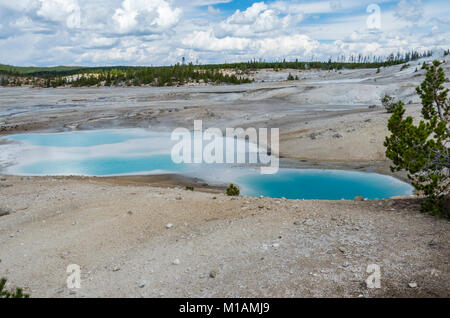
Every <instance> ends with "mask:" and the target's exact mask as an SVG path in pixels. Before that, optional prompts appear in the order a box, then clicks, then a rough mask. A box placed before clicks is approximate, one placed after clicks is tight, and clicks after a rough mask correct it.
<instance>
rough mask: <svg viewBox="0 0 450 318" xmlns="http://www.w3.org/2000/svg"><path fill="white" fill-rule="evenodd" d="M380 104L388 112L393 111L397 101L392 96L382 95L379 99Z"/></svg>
mask: <svg viewBox="0 0 450 318" xmlns="http://www.w3.org/2000/svg"><path fill="white" fill-rule="evenodd" d="M381 104H382V105H383V107H384V108H385V109H386V111H387V112H388V113H393V112H394V108H395V106H397V103H395V99H394V97H392V96H389V95H384V96H383V98H382V99H381Z"/></svg>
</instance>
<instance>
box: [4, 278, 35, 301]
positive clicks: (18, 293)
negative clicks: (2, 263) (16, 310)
mask: <svg viewBox="0 0 450 318" xmlns="http://www.w3.org/2000/svg"><path fill="white" fill-rule="evenodd" d="M6 282H7V279H6V278H2V279H0V298H29V297H30V295H28V294H24V293H23V290H22V288H16V290H15V291H13V292H10V291H8V290H6V289H5V285H6Z"/></svg>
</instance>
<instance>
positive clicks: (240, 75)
mask: <svg viewBox="0 0 450 318" xmlns="http://www.w3.org/2000/svg"><path fill="white" fill-rule="evenodd" d="M449 52H450V50H448V51H445V52H444V55H448V54H449ZM431 55H432V51H425V52H417V51H412V52H407V53H405V54H401V53H397V54H394V53H392V54H390V55H389V56H387V57H380V56H363V55H361V54H359V55H350V56H345V55H341V56H339V57H338V58H336V59H334V60H333V59H331V58H330V59H328V61H309V62H302V61H299V60H298V59H297V60H295V61H286V60H283V61H276V62H266V61H263V60H256V59H254V60H251V61H248V62H242V63H224V64H205V65H201V64H198V63H197V64H196V65H194V64H193V63H192V62H191V63H189V64H186V63H185V59H184V58H183V60H182V62H181V63H177V64H175V65H172V66H156V67H155V66H150V67H144V66H108V67H79V68H76V67H65V66H60V67H51V68H35V67H30V68H25V67H24V68H21V67H14V66H7V65H0V86H21V85H32V86H37V87H61V86H71V87H84V86H141V85H150V86H173V85H185V84H186V83H206V84H234V85H237V84H244V83H250V82H252V80H251V79H250V78H249V77H248V76H249V74H250V72H252V71H256V70H259V69H273V70H275V71H278V70H281V69H296V70H313V69H317V70H330V71H331V70H342V69H361V68H377V69H380V68H381V67H387V66H392V65H398V64H402V63H406V62H410V61H415V60H418V59H420V58H423V57H430V56H431ZM224 70H230V71H232V72H230V74H226V73H224Z"/></svg>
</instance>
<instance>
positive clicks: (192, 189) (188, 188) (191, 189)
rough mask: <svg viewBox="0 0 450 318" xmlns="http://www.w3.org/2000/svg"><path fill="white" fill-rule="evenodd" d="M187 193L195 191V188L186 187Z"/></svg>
mask: <svg viewBox="0 0 450 318" xmlns="http://www.w3.org/2000/svg"><path fill="white" fill-rule="evenodd" d="M186 191H194V187H193V186H186Z"/></svg>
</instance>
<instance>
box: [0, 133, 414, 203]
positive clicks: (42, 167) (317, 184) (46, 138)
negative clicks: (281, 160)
mask: <svg viewBox="0 0 450 318" xmlns="http://www.w3.org/2000/svg"><path fill="white" fill-rule="evenodd" d="M2 139H3V141H4V142H3V143H2V144H0V164H1V165H2V166H4V168H3V171H2V172H4V173H7V174H15V175H41V176H42V175H86V176H112V175H132V174H134V175H136V174H162V173H179V174H183V175H186V176H189V177H197V178H201V179H204V180H205V181H207V182H210V183H214V184H226V183H230V182H234V183H236V184H238V185H239V186H240V187H241V193H242V194H243V195H249V196H257V195H264V196H269V197H278V198H280V197H286V198H288V199H323V200H326V199H328V200H339V199H353V198H354V197H355V196H356V195H362V196H363V197H366V198H369V199H374V198H379V199H381V198H388V197H392V196H398V195H410V194H411V193H412V189H413V188H412V187H411V186H410V185H409V184H407V183H404V182H402V181H400V180H397V179H395V178H393V177H390V176H385V175H380V174H375V173H364V172H355V171H338V170H317V169H313V170H304V169H302V170H301V169H280V170H279V171H278V173H276V174H273V175H261V174H260V170H259V169H256V168H255V167H250V166H247V167H246V166H242V165H240V166H239V167H234V166H231V165H225V164H214V165H208V164H175V163H173V162H172V159H171V155H170V151H171V148H172V146H173V144H174V143H175V142H174V141H171V140H170V134H169V133H159V132H151V131H147V130H144V129H114V130H95V131H73V132H64V133H45V134H40V133H35V134H20V135H11V136H8V137H4V138H2Z"/></svg>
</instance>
